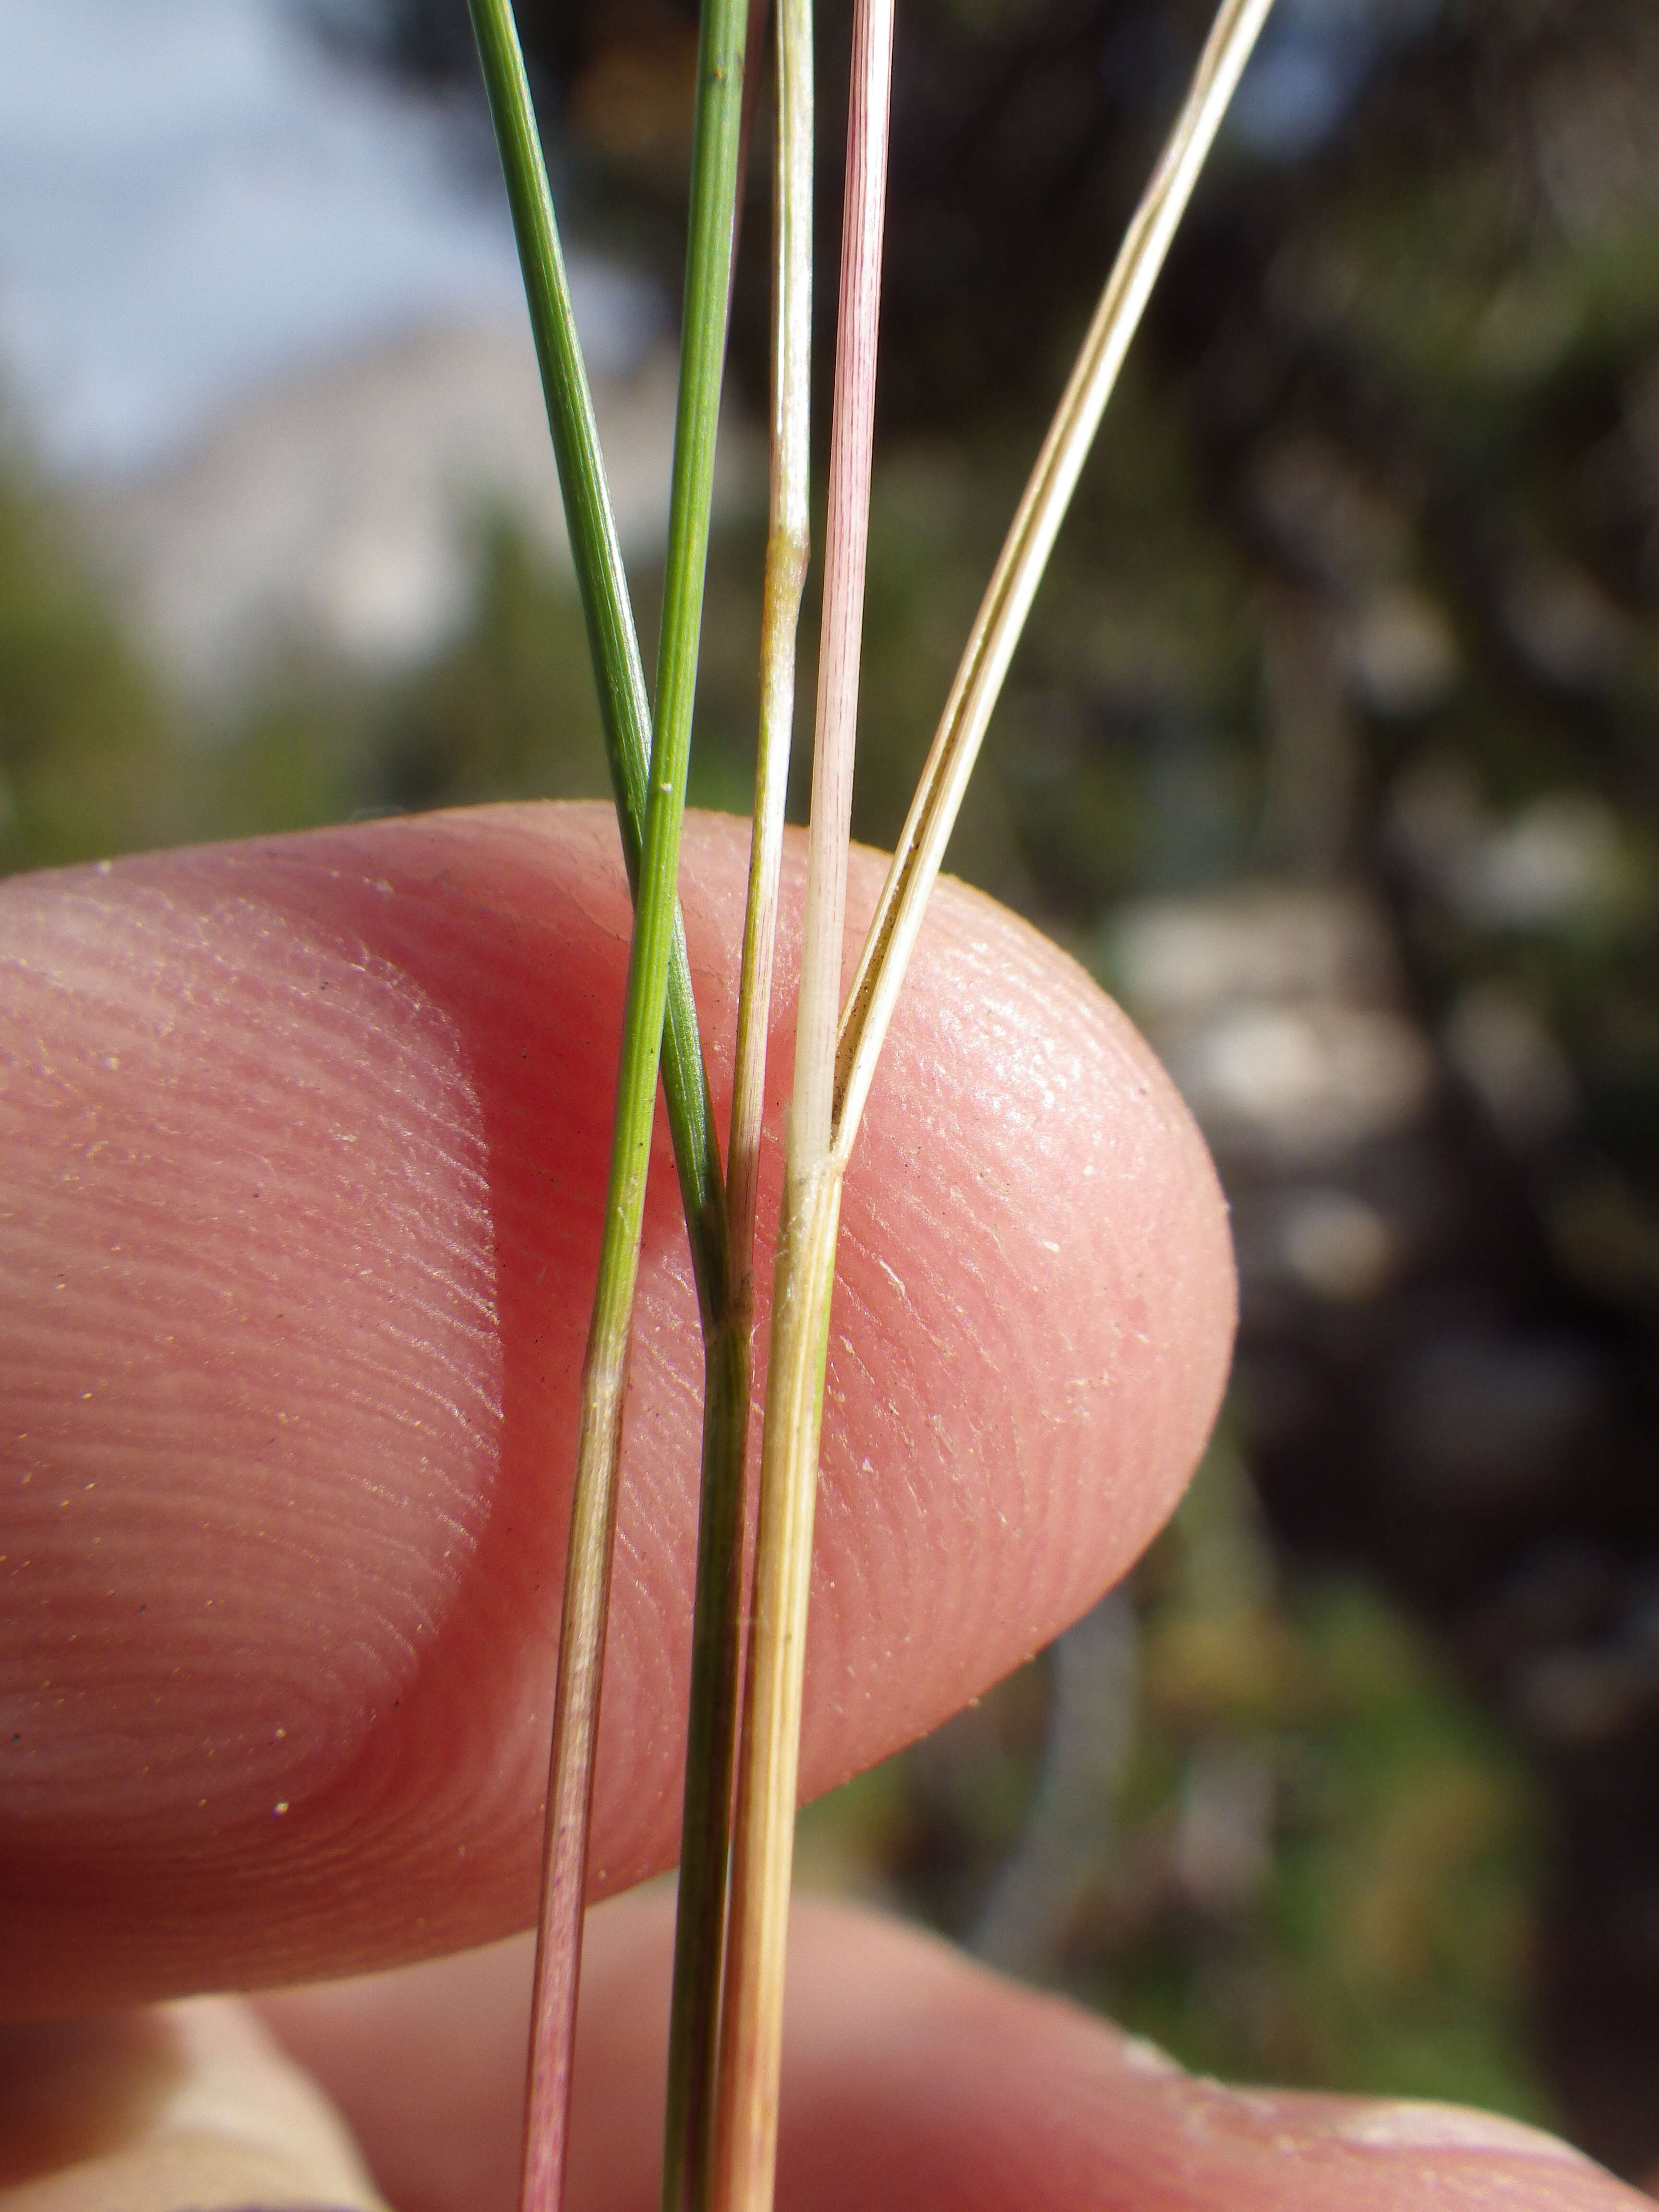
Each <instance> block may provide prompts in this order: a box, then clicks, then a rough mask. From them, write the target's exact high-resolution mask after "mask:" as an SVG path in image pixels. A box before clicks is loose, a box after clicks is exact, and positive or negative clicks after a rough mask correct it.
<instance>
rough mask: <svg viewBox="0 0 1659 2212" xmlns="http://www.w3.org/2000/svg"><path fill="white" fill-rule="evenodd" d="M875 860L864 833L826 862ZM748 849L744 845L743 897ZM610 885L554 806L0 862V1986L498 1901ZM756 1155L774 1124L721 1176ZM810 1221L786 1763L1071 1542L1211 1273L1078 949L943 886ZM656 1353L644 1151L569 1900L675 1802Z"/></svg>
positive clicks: (883, 1740) (1129, 1484) (1100, 1554)
mask: <svg viewBox="0 0 1659 2212" xmlns="http://www.w3.org/2000/svg"><path fill="white" fill-rule="evenodd" d="M745 856H746V832H745V831H744V828H743V826H742V825H740V824H738V823H733V822H730V821H725V820H721V819H719V818H713V819H708V818H706V819H703V820H702V821H700V822H694V823H691V824H690V827H689V829H688V834H687V839H686V846H685V865H684V886H683V896H684V905H685V910H686V920H687V927H688V932H689V934H690V943H691V947H692V953H693V960H694V966H695V968H696V976H697V983H698V989H699V994H700V998H701V1002H702V1009H703V1019H704V1025H705V1030H706V1033H707V1035H708V1038H709V1040H710V1058H711V1075H712V1078H713V1080H714V1088H715V1091H716V1094H717V1097H718V1098H719V1099H720V1102H721V1104H722V1111H723V1102H724V1098H725V1095H726V1089H727V1086H728V1083H729V1047H728V1044H727V1042H726V1040H727V1038H728V1036H729V1031H730V1025H731V1015H732V1006H733V1001H734V998H735V952H734V947H735V945H736V943H737V939H738V918H739V915H740V910H741V901H742V894H743V881H744V864H745ZM877 878H878V863H877V861H876V860H875V859H874V857H873V856H872V855H868V854H866V855H861V856H860V858H859V860H858V864H857V866H856V867H855V869H854V896H855V899H856V901H857V902H860V903H861V904H862V906H863V907H864V908H866V909H867V908H868V907H869V906H870V905H871V904H872V902H873V897H874V893H875V889H876V884H877ZM798 891H799V852H798V850H797V851H794V852H792V857H791V864H790V878H789V887H788V898H787V911H793V902H794V900H795V898H796V896H797V894H798ZM628 921H629V915H628V902H627V895H626V890H625V887H624V884H623V879H622V875H621V871H620V866H619V864H618V860H617V852H616V840H615V832H614V828H613V827H612V825H611V823H610V821H609V819H608V817H606V815H605V811H604V810H602V809H593V808H586V809H582V808H577V809H571V808H551V807H539V808H517V809H511V808H509V809H500V810H486V811H483V812H480V813H477V814H470V815H449V816H436V817H425V818H421V819H411V820H406V821H402V822H396V823H373V824H368V825H363V826H361V827H356V828H353V829H344V830H338V831H331V832H327V833H322V834H319V835H315V836H303V837H296V838H290V839H279V840H274V841H267V842H259V843H253V844H249V845H245V846H233V847H221V848H207V849H204V850H201V851H197V852H189V853H180V854H163V855H158V856H154V857H149V858H145V859H140V860H131V861H123V862H118V863H115V864H112V865H107V866H100V867H98V868H96V869H87V870H81V871H74V872H65V873H62V874H57V875H43V876H37V877H32V878H20V879H15V880H14V881H12V882H10V883H8V884H4V885H3V886H0V947H3V959H4V962H5V966H6V976H7V994H6V1009H5V1032H4V1037H5V1064H6V1073H5V1082H4V1090H3V1115H4V1123H3V1126H4V1130H5V1144H4V1146H3V1149H0V1409H3V1427H0V1437H3V1440H4V1442H3V1450H4V1456H5V1462H6V1480H5V1486H4V1489H3V1492H0V1496H3V1501H4V1502H3V1508H0V1553H3V1555H4V1556H3V1564H0V1576H3V1577H4V1578H5V1582H4V1588H5V1599H4V1604H3V1607H0V1684H3V1691H0V1695H3V1698H4V1707H3V1717H0V1759H4V1761H5V1765H4V1768H3V1772H4V1776H5V1781H4V1786H3V1792H0V2006H3V2008H4V2010H5V2011H6V2012H8V2013H9V2015H10V2016H12V2017H18V2016H21V2015H30V2014H34V2013H40V2012H45V2011H47V2010H57V2011H64V2010H70V2009H74V2010H83V2009H86V2008H89V2007H102V2006H107V2005H110V2004H114V2003H124V2002H133V2001H137V2000H142V1999H146V1998H149V1997H154V1996H164V1995H168V1994H172V1993H175V1992H181V1991H185V1990H191V1989H200V1988H215V1987H224V1986H228V1985H252V1984H261V1983H270V1982H271V1981H273V1980H278V1979H280V1980H284V1981H286V1980H292V1979H295V1978H305V1977H308V1976H312V1975H321V1974H324V1973H330V1972H344V1971H348V1970H351V1969H354V1968H361V1967H365V1966H372V1965H374V1964H377V1963H384V1962H387V1961H390V1960H396V1959H399V1958H408V1957H410V1956H416V1955H420V1954H424V1953H431V1952H436V1951H440V1950H443V1949H447V1948H454V1947H456V1946H459V1945H461V1944H464V1943H467V1942H477V1941H480V1940H483V1939H485V1938H487V1937H489V1936H493V1935H495V1934H498V1933H501V1932H502V1931H504V1930H507V1929H511V1928H513V1927H516V1926H521V1925H523V1924H524V1923H525V1922H526V1920H527V1919H528V1918H529V1917H530V1916H531V1914H532V1911H533V1900H534V1891H535V1879H536V1867H537V1861H538V1822H539V1808H540V1801H541V1796H542V1790H543V1785H544V1771H545V1759H546V1741H547V1727H548V1712H549V1692H550V1676H551V1668H552V1653H553V1648H554V1638H555V1636H556V1622H557V1593H558V1589H559V1586H560V1575H561V1563H562V1547H563V1538H564V1525H565V1518H566V1511H567V1504H568V1479H569V1468H570V1465H571V1462H572V1457H573V1450H572V1446H573V1440H574V1424H575V1417H576V1404H577V1390H578V1384H579V1377H580V1364H581V1352H582V1344H583V1338H584V1334H585V1332H586V1318H587V1304H588V1299H589V1296H590V1293H591V1285H592V1274H593V1268H594V1265H595V1259H596V1254H597V1249H598V1242H599V1228H600V1220H601V1212H602V1204H603V1190H604V1182H605V1157H606V1152H607V1147H608V1133H609V1120H610V1108H611V1091H612V1085H613V1070H614V1067H615V1065H616V1055H617V1037H618V1031H619V1024H620V1006H621V1000H622V985H623V970H624V968H625V964H626V958H627V940H628ZM787 937H788V933H787V928H786V942H785V944H784V945H783V946H782V948H781V964H782V967H783V970H784V987H783V989H782V991H781V1000H780V1007H779V1015H778V1022H777V1030H778V1037H777V1048H776V1050H775V1055H774V1060H773V1066H774V1069H775V1079H774V1085H773V1094H774V1095H773V1099H772V1108H773V1113H772V1120H773V1123H774V1130H773V1135H774V1139H775V1125H776V1122H777V1121H778V1119H779V1109H780V1105H781V1096H782V1085H783V1084H784V1081H785V1080H786V1079H787V1065H788V1057H789V1054H788V1035H789V1030H790V1025H791V1022H792V1019H793V983H792V981H791V980H790V978H791V976H792V975H793V945H792V944H791V943H790V942H788V941H787ZM851 950H852V943H851V942H850V941H849V955H850V952H851ZM777 1179H778V1157H777V1147H776V1144H775V1141H774V1142H773V1143H772V1145H771V1146H770V1147H769V1154H768V1158H767V1162H766V1168H765V1175H764V1177H763V1211H764V1201H765V1199H766V1196H767V1194H769V1193H775V1188H776V1184H777ZM843 1220H844V1226H843V1231H842V1273H841V1279H840V1284H839V1287H838V1290H837V1293H836V1310H835V1318H834V1323H833V1332H834V1334H833V1342H832V1346H831V1352H830V1362H829V1391H828V1400H827V1407H826V1416H825V1424H824V1438H823V1490H822V1498H821V1505H820V1513H819V1535H818V1543H817V1554H816V1566H815V1582H814V1592H813V1613H812V1626H811V1643H810V1650H809V1657H808V1689H807V1707H806V1719H805V1741H804V1746H803V1759H802V1778H803V1784H804V1786H805V1788H806V1789H807V1790H817V1789H821V1788H823V1787H824V1786H825V1785H826V1784H830V1783H832V1782H835V1781H836V1780H838V1779H840V1778H842V1776H844V1775H846V1774H848V1773H849V1772H851V1771H854V1769H856V1768H857V1767H859V1766H860V1765H863V1764H865V1763H867V1762H868V1761H870V1760H872V1759H876V1758H878V1757H879V1756H881V1755H882V1754H883V1753H885V1752H887V1751H889V1750H890V1749H892V1748H893V1747H896V1745H898V1744H899V1743H901V1742H902V1741H906V1740H908V1739H909V1738H911V1737H913V1736H915V1735H919V1734H921V1732H922V1731H924V1730H925V1729H927V1728H929V1727H930V1726H932V1725H933V1723H935V1722H936V1721H938V1720H939V1718H941V1717H943V1716H944V1715H945V1713H947V1712H949V1711H951V1710H952V1709H953V1708H954V1707H955V1706H956V1705H959V1704H960V1703H962V1702H963V1700H964V1699H967V1698H968V1697H969V1696H970V1695H972V1694H973V1693H974V1692H975V1691H976V1690H978V1689H980V1688H982V1687H983V1686H985V1685H986V1684H987V1683H988V1682H990V1681H992V1680H994V1679H996V1677H997V1676H999V1675H1000V1674H1002V1673H1004V1672H1005V1671H1006V1669H1007V1668H1009V1667H1011V1666H1012V1665H1013V1664H1014V1663H1016V1662H1018V1660H1020V1659H1022V1658H1023V1657H1024V1656H1026V1655H1027V1654H1028V1653H1029V1652H1030V1651H1032V1650H1035V1649H1036V1648H1037V1647H1038V1646H1039V1645H1040V1644H1042V1643H1043V1642H1045V1641H1046V1640H1047V1639H1048V1638H1049V1637H1050V1636H1051V1635H1053V1634H1054V1632H1055V1631H1056V1630H1057V1629H1059V1628H1060V1626H1063V1625H1064V1624H1065V1623H1066V1621H1067V1620H1070V1619H1072V1618H1073V1616H1075V1615H1076V1614H1077V1613H1079V1612H1080V1611H1081V1610H1082V1609H1083V1608H1084V1607H1085V1606H1086V1605H1087V1604H1089V1603H1090V1602H1091V1600H1092V1599H1093V1598H1094V1597H1095V1596H1096V1595H1097V1594H1098V1592H1099V1591H1100V1590H1101V1589H1103V1587H1104V1586H1105V1585H1106V1584H1107V1583H1109V1582H1110V1581H1111V1580H1112V1579H1113V1578H1114V1577H1115V1576H1116V1575H1117V1574H1119V1573H1120V1572H1121V1571H1122V1569H1123V1568H1124V1566H1125V1565H1127V1563H1128V1561H1129V1560H1130V1559H1132V1558H1133V1556H1134V1554H1135V1553H1136V1552H1137V1551H1138V1550H1139V1548H1140V1547H1141V1546H1142V1544H1143V1543H1144V1542H1145V1541H1146V1537H1147V1536H1148V1534H1150V1532H1151V1531H1152V1528H1155V1527H1156V1526H1157V1525H1158V1522H1159V1521H1160V1520H1161V1519H1162V1518H1163V1516H1164V1514H1165V1513H1166V1511H1167V1510H1168V1508H1169V1506H1170V1503H1171V1502H1172V1500H1173V1498H1174V1497H1175V1496H1176V1493H1177V1492H1178V1490H1179V1488H1180V1486H1181V1485H1182V1482H1183V1481H1184V1480H1185V1478H1186V1475H1187V1474H1188V1470H1189V1468H1190V1467H1191V1465H1192V1462H1193V1461H1194V1456H1195V1455H1196V1453H1197V1451H1198V1449H1200V1444H1201V1442H1202V1439H1203V1437H1204V1435H1205V1432H1206V1429H1207V1427H1208V1425H1209V1423H1210V1420H1211V1419H1212V1413H1213V1409H1214V1407H1215V1403H1216V1401H1217V1397H1218V1392H1219V1389H1220V1385H1221V1381H1222V1376H1223V1373H1224V1370H1225V1358H1226V1353H1227V1349H1228V1342H1229V1336H1230V1331H1231V1316H1232V1284H1231V1261H1230V1256H1229V1252H1228V1247H1227V1239H1226V1231H1225V1218H1224V1211H1223V1207H1222V1205H1221V1201H1220V1200H1219V1196H1218V1191H1217V1188H1216V1184H1215V1181H1214V1177H1213V1175H1212V1170H1211V1169H1210V1166H1209V1163H1208V1160H1207V1158H1206V1154H1205V1152H1204V1150H1203V1147H1202V1145H1201V1143H1200V1140H1199V1139H1198V1137H1197V1135H1196V1133H1195V1132H1194V1128H1193V1127H1192V1124H1191V1122H1190V1121H1189V1120H1188V1117H1187V1115H1186V1114H1185V1112H1184V1110H1183V1109H1182V1107H1181V1105H1180V1103H1179V1101H1178V1100H1177V1099H1176V1097H1175V1095H1174V1093H1173V1091H1171V1089H1170V1086H1169V1085H1168V1083H1167V1081H1166V1080H1165V1079H1164V1077H1163V1075H1162V1074H1161V1073H1160V1072H1159V1070H1158V1067H1157V1066H1156V1064H1155V1063H1154V1062H1153V1060H1152V1058H1151V1056H1150V1054H1148V1053H1147V1051H1146V1048H1145V1047H1144V1046H1143V1045H1142V1044H1141V1042H1139V1039H1138V1038H1137V1037H1136V1036H1135V1035H1134V1033H1133V1030H1131V1029H1130V1028H1129V1026H1128V1024H1127V1023H1126V1022H1125V1021H1124V1020H1123V1019H1122V1018H1121V1016H1120V1015H1119V1014H1117V1012H1115V1010H1114V1009H1113V1008H1112V1007H1111V1006H1110V1005H1109V1002H1108V1001H1107V1000H1105V999H1104V997H1103V995H1102V994H1100V993H1099V992H1098V991H1097V989H1096V987H1094V985H1093V984H1092V983H1091V982H1090V981H1088V979H1087V978H1086V977H1085V975H1083V974H1082V972H1081V971H1080V970H1079V969H1077V968H1076V967H1075V966H1074V965H1073V963H1071V962H1069V961H1068V960H1066V958H1065V957H1064V956H1063V955H1061V954H1060V953H1059V952H1058V951H1055V950H1054V948H1053V947H1052V946H1051V945H1048V944H1046V943H1045V942H1044V941H1043V940H1042V939H1040V938H1038V937H1037V936H1036V933H1034V932H1032V931H1030V929H1028V928H1027V927H1024V925H1023V924H1021V923H1019V922H1018V921H1015V920H1014V919H1013V918H1012V917H1011V916H1009V915H1006V914H1005V913H1003V912H1001V911H1000V910H999V909H998V908H994V906H993V905H992V904H991V903H990V902H987V901H986V900H984V899H982V898H980V897H978V896H975V895H973V894H971V893H969V892H967V891H964V890H961V889H960V888H959V887H956V888H952V887H950V886H945V887H944V888H943V889H942V891H941V896H940V898H939V902H938V904H937V907H936V909H935V913H934V915H933V920H932V921H931V922H930V925H929V928H928V931H927V935H926V937H925V939H924V943H923V952H922V957H921V960H920V962H919V964H918V968H917V970H916V973H915V977H914V979H913V983H912V987H911V988H910V990H909V992H908V997H907V1000H906V1001H905V1005H904V1008H903V1012H902V1018H901V1020H900V1023H899V1024H898V1025H897V1027H896V1030H895V1032H894V1035H893V1038H892V1041H891V1043H890V1049H889V1055H888V1059H887V1060H886V1062H885V1063H884V1069H883V1072H882V1073H881V1076H880V1077H879V1079H878V1084H877V1087H876V1091H875V1093H874V1095H873V1097H872V1103H871V1108H870V1113H869V1116H868V1118H867V1121H866V1127H865V1130H864V1133H863V1135H862V1137H861V1139H860V1149H859V1153H858V1157H857V1159H856V1160H855V1163H854V1170H853V1173H852V1176H851V1178H850V1181H849V1185H848V1193H847V1199H846V1203H845V1207H844V1213H843ZM768 1269H769V1254H767V1253H764V1252H763V1254H762V1255H761V1267H760V1273H761V1278H762V1279H763V1280H764V1279H766V1277H767V1273H768ZM699 1383H700V1357H699V1351H698V1344H697V1336H696V1316H695V1307H694V1302H693V1298H692V1295H691V1288H690V1271H689V1263H688V1260H687V1253H686V1245H685V1238H684V1229H683V1226H682V1225H681V1224H680V1221H679V1218H678V1200H677V1195H676V1192H675V1187H674V1182H673V1178H672V1175H671V1170H670V1167H669V1163H668V1159H667V1155H666V1151H665V1144H664V1143H659V1147H658V1157H657V1158H656V1159H655V1162H654V1165H653V1194H652V1199H651V1202H650V1205H649V1206H648V1209H647V1225H646V1237H645V1248H644V1255H643V1261H642V1271H641V1286H640V1302H639V1307H638V1314H637V1326H636V1328H635V1349H634V1356H633V1376H632V1389H631V1393H630V1397H629V1408H628V1417H627V1420H628V1425H627V1441H626V1447H625V1455H624V1473H623V1510H622V1521H621V1530H620V1535H619V1539H618V1550H617V1596H616V1602H615V1605H614V1608H613V1613H612V1619H611V1637H610V1644H609V1653H608V1662H607V1674H606V1682H605V1706H604V1718H603V1728H602V1737H601V1750H600V1760H599V1784H598V1798H597V1804H596V1809H595V1824H594V1855H593V1868H594V1881H595V1886H596V1888H597V1889H598V1890H599V1891H600V1892H603V1891H605V1889H607V1888H615V1887H622V1886H624V1885H626V1884H627V1883H629V1882H630V1881H635V1880H636V1879H638V1878H639V1877H640V1876H641V1875H643V1874H645V1873H647V1872H649V1871H651V1870H653V1869H655V1868H658V1867H660V1866H661V1865H663V1864H664V1863H666V1862H667V1861H668V1860H669V1859H670V1858H671V1856H672V1854H673V1850H674V1847H675V1827H676V1821H677V1815H678V1798H679V1773H680V1760H681V1753H680V1735H681V1732H682V1729H683V1725H684V1723H683V1713H684V1694H685V1677H686V1668H687V1654H688V1646H689V1610H690V1583H691V1563H692V1556H693V1536H692V1531H693V1498H694V1492H695V1485H696V1463H697V1450H696V1431H697V1425H698V1407H699Z"/></svg>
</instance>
